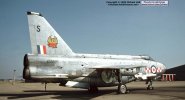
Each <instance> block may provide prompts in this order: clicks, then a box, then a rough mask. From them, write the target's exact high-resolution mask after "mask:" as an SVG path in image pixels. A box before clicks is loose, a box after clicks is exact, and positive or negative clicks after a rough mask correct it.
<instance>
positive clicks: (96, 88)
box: [88, 86, 98, 93]
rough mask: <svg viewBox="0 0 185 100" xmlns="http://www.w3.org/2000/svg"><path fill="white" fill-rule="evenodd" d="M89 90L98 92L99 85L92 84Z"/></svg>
mask: <svg viewBox="0 0 185 100" xmlns="http://www.w3.org/2000/svg"><path fill="white" fill-rule="evenodd" d="M88 92H89V93H97V92H98V87H96V86H90V87H89V88H88Z"/></svg>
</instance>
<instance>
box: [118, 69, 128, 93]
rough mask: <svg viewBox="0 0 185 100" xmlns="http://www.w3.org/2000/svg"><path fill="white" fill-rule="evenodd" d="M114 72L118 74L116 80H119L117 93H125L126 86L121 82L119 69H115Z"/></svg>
mask: <svg viewBox="0 0 185 100" xmlns="http://www.w3.org/2000/svg"><path fill="white" fill-rule="evenodd" d="M116 74H117V76H118V82H119V84H118V90H117V93H118V94H126V93H127V87H126V85H125V84H122V80H121V73H120V69H118V70H117V73H116Z"/></svg>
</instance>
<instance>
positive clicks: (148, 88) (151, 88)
mask: <svg viewBox="0 0 185 100" xmlns="http://www.w3.org/2000/svg"><path fill="white" fill-rule="evenodd" d="M146 89H147V90H153V89H154V87H153V86H150V85H149V86H148V87H147V88H146Z"/></svg>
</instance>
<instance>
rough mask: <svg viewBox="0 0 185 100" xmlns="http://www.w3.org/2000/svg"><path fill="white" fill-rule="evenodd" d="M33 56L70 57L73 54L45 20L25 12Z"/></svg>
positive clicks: (38, 14) (35, 14)
mask: <svg viewBox="0 0 185 100" xmlns="http://www.w3.org/2000/svg"><path fill="white" fill-rule="evenodd" d="M27 16H28V25H29V31H30V40H31V47H32V53H33V54H46V55H63V56H72V55H73V54H74V53H73V51H72V50H71V48H70V47H69V46H68V45H67V44H66V43H65V41H64V40H63V39H62V38H61V37H60V36H59V34H58V33H57V32H56V31H55V30H54V29H53V27H52V26H51V25H50V24H49V23H48V22H47V20H46V19H45V18H44V17H43V16H42V15H41V14H40V13H36V12H27Z"/></svg>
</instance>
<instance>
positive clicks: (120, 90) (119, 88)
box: [118, 84, 127, 94]
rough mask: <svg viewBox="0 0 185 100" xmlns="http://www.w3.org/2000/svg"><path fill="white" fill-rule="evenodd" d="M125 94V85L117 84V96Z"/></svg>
mask: <svg viewBox="0 0 185 100" xmlns="http://www.w3.org/2000/svg"><path fill="white" fill-rule="evenodd" d="M126 93H127V87H126V85H122V84H119V85H118V94H126Z"/></svg>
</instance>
